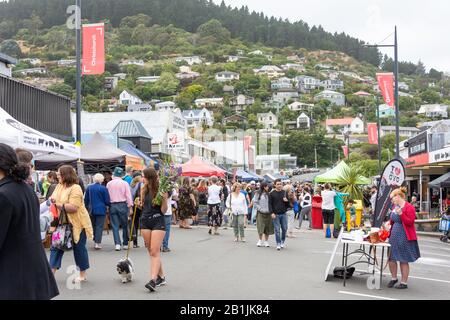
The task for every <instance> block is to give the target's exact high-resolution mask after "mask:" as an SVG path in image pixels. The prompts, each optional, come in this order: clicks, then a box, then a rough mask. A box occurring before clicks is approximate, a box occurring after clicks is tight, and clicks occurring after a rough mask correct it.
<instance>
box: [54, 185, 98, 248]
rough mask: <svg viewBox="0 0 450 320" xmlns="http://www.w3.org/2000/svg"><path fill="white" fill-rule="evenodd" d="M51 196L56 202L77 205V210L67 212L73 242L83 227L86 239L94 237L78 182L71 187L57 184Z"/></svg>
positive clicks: (76, 240)
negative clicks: (71, 228)
mask: <svg viewBox="0 0 450 320" xmlns="http://www.w3.org/2000/svg"><path fill="white" fill-rule="evenodd" d="M52 198H53V199H55V201H56V203H58V204H71V205H74V206H76V207H78V210H77V212H74V213H67V216H68V218H69V222H70V224H72V227H73V241H74V242H75V243H78V241H79V240H80V234H81V231H83V229H85V230H86V237H87V238H88V239H92V238H93V237H94V232H93V228H92V223H91V219H90V217H89V213H88V211H87V210H86V207H85V206H84V201H83V191H82V190H81V187H80V186H79V185H78V184H74V185H72V186H71V187H66V186H64V185H62V184H58V185H57V186H56V189H55V191H54V192H53V194H52Z"/></svg>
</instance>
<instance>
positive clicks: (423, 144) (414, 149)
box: [408, 132, 428, 157]
mask: <svg viewBox="0 0 450 320" xmlns="http://www.w3.org/2000/svg"><path fill="white" fill-rule="evenodd" d="M427 147H428V143H427V133H426V132H422V133H420V134H418V135H417V136H415V137H413V138H411V139H409V140H408V156H409V157H412V156H415V155H418V154H421V153H426V152H427V151H428V148H427Z"/></svg>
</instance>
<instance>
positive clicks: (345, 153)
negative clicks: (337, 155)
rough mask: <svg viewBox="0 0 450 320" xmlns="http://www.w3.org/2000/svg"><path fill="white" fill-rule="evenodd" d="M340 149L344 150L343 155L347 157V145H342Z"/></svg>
mask: <svg viewBox="0 0 450 320" xmlns="http://www.w3.org/2000/svg"><path fill="white" fill-rule="evenodd" d="M342 150H343V151H344V157H345V158H347V157H348V146H342Z"/></svg>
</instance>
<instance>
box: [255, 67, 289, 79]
mask: <svg viewBox="0 0 450 320" xmlns="http://www.w3.org/2000/svg"><path fill="white" fill-rule="evenodd" d="M253 72H254V73H255V74H256V75H260V76H261V75H263V76H267V77H268V78H269V79H272V78H278V77H282V76H284V72H283V70H282V69H280V68H279V67H277V66H273V65H271V66H262V67H261V68H259V69H253Z"/></svg>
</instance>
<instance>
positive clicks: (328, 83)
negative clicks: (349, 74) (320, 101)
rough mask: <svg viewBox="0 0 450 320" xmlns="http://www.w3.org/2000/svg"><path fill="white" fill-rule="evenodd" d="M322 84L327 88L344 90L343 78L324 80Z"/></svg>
mask: <svg viewBox="0 0 450 320" xmlns="http://www.w3.org/2000/svg"><path fill="white" fill-rule="evenodd" d="M320 86H321V87H322V88H324V89H325V90H333V91H336V90H343V89H344V81H342V80H337V79H336V80H332V79H328V80H324V81H322V82H321V83H320Z"/></svg>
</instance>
